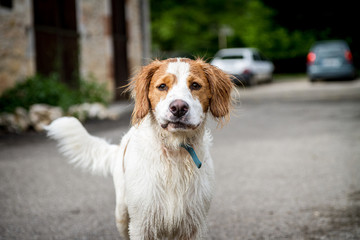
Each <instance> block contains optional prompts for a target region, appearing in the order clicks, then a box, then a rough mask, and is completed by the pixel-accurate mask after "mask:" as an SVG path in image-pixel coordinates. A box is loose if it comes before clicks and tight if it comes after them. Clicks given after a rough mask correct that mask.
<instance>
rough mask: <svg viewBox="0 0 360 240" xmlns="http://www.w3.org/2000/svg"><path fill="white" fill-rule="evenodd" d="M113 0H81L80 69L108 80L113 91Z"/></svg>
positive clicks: (79, 1) (87, 73)
mask: <svg viewBox="0 0 360 240" xmlns="http://www.w3.org/2000/svg"><path fill="white" fill-rule="evenodd" d="M110 6H111V4H110V0H105V1H98V0H77V6H76V7H77V17H78V18H77V21H78V32H79V34H80V40H79V41H80V56H79V59H80V72H81V75H82V76H84V77H87V76H90V75H92V76H94V77H95V78H96V79H97V80H98V81H99V82H103V83H107V86H108V88H109V89H110V90H111V91H112V92H113V90H114V77H113V53H112V51H113V45H112V37H111V21H110V20H111V15H110V14H111V13H110Z"/></svg>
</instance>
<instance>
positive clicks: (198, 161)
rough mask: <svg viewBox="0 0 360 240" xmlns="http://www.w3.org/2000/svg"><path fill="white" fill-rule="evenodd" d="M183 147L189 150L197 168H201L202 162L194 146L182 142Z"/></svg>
mask: <svg viewBox="0 0 360 240" xmlns="http://www.w3.org/2000/svg"><path fill="white" fill-rule="evenodd" d="M181 147H183V148H185V150H186V151H188V153H189V154H190V156H191V158H192V160H193V161H194V163H195V165H196V166H197V168H201V164H202V163H201V162H200V160H199V158H198V156H197V155H196V153H195V150H194V148H193V147H191V146H190V145H185V144H181Z"/></svg>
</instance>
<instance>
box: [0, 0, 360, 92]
mask: <svg viewBox="0 0 360 240" xmlns="http://www.w3.org/2000/svg"><path fill="white" fill-rule="evenodd" d="M355 9H356V7H355V6H354V2H353V1H350V0H344V1H342V2H341V4H339V3H335V2H325V1H309V0H303V1H297V2H289V1H286V2H281V3H280V2H279V1H271V0H251V1H249V0H223V1H218V0H210V1H204V0H194V1H187V0H185V1H178V0H175V1H172V0H160V1H148V0H129V1H124V0H105V1H94V0H64V1H57V0H48V1H44V0H32V1H29V0H1V1H0V22H1V25H0V56H1V57H0V94H1V93H3V92H4V91H5V90H6V89H9V88H12V87H14V86H15V84H16V83H18V82H21V81H24V79H26V78H27V77H29V76H32V75H35V74H42V75H49V74H53V73H56V74H58V78H59V79H60V80H61V81H62V82H63V83H65V84H66V85H68V86H69V87H71V88H78V87H79V85H80V81H79V79H80V78H86V79H87V78H89V76H91V78H92V79H93V80H95V81H97V82H100V83H104V84H105V85H106V88H107V89H108V90H109V91H110V95H111V99H121V98H124V97H125V98H126V96H124V95H122V94H121V93H122V92H123V88H118V87H121V86H124V85H126V83H127V80H128V79H129V77H131V76H132V75H133V74H134V72H136V70H138V68H139V67H140V66H141V65H144V64H146V63H147V62H149V60H150V59H153V58H160V59H163V58H168V57H179V56H181V57H190V58H194V57H201V58H204V59H205V60H207V61H211V60H212V59H213V57H214V55H215V53H216V52H217V51H218V50H219V49H222V48H244V47H246V48H256V49H258V50H260V51H261V52H262V54H263V55H264V56H265V57H266V58H267V59H270V60H271V61H272V62H273V64H274V73H275V74H278V73H281V74H282V73H305V72H306V56H307V54H308V52H309V49H310V47H311V46H312V45H313V44H314V43H315V42H316V41H319V40H331V39H340V40H344V41H345V42H347V44H349V46H350V49H351V52H352V57H353V63H354V64H355V66H359V61H360V60H359V59H360V56H359V55H360V48H359V41H360V40H359V34H357V30H356V29H355V28H354V26H355V23H356V22H357V19H356V15H357V14H356V10H355Z"/></svg>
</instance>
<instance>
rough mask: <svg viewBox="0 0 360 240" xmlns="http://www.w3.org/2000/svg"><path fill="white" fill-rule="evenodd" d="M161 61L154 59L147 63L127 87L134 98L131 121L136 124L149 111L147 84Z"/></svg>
mask: <svg viewBox="0 0 360 240" xmlns="http://www.w3.org/2000/svg"><path fill="white" fill-rule="evenodd" d="M161 64H162V63H161V61H158V60H154V61H153V62H151V63H150V64H149V65H147V66H144V67H143V68H142V69H141V70H140V72H139V73H138V74H137V75H136V76H135V77H134V78H133V79H132V81H131V82H130V86H129V89H130V90H131V92H132V96H133V98H134V99H135V107H134V111H133V113H132V123H133V124H134V125H135V124H138V123H140V122H141V120H142V119H143V118H144V117H145V116H146V115H147V114H148V113H149V110H150V103H149V98H148V95H149V86H150V81H151V79H152V77H153V75H154V73H155V72H156V71H157V70H158V69H159V67H160V66H161Z"/></svg>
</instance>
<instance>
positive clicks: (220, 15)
mask: <svg viewBox="0 0 360 240" xmlns="http://www.w3.org/2000/svg"><path fill="white" fill-rule="evenodd" d="M275 13H276V12H275V11H274V10H272V9H271V8H268V7H266V6H265V5H264V4H263V2H262V1H261V0H223V1H218V0H209V1H205V0H192V1H190V0H185V1H180V0H175V1H174V0H158V1H151V16H152V19H151V20H152V35H153V50H154V52H160V53H162V54H165V55H169V54H168V53H169V52H170V53H171V52H172V53H175V54H181V55H185V56H189V55H190V56H191V55H192V56H194V55H195V56H202V57H212V56H213V55H214V53H215V52H216V51H217V50H218V33H219V30H220V28H221V27H222V26H228V27H230V28H231V29H232V30H233V34H232V35H230V36H228V38H227V39H228V41H227V43H228V45H227V47H255V48H258V49H260V50H261V51H262V52H263V53H264V54H265V55H266V56H267V57H269V58H272V59H283V58H292V57H298V56H304V55H305V54H306V53H307V51H308V49H309V47H310V45H311V44H312V43H313V42H314V40H315V37H314V34H313V33H312V32H304V31H297V30H294V31H289V30H287V29H286V28H283V27H281V26H279V25H276V24H275V23H274V20H273V18H274V15H275ZM170 55H171V54H170ZM160 57H168V56H161V55H160Z"/></svg>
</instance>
